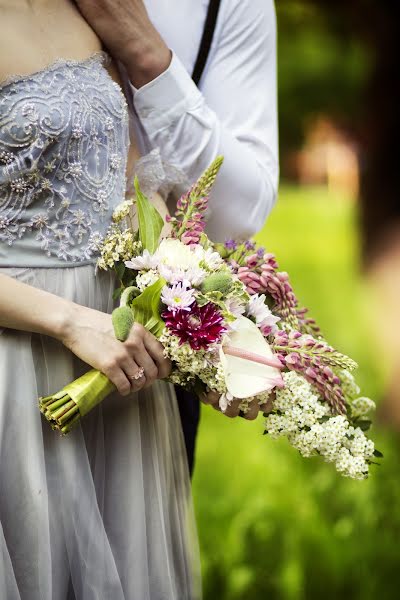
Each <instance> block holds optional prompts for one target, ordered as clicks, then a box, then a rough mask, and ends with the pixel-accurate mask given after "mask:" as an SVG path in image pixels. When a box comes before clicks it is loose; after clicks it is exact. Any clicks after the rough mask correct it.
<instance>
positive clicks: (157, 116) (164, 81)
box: [130, 53, 203, 133]
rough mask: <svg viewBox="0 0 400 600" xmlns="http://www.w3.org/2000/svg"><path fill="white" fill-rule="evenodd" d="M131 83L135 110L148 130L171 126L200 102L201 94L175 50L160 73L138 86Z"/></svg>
mask: <svg viewBox="0 0 400 600" xmlns="http://www.w3.org/2000/svg"><path fill="white" fill-rule="evenodd" d="M130 87H131V90H132V92H133V103H134V106H135V110H136V113H137V115H138V117H139V120H140V121H141V123H142V125H143V126H144V128H145V129H146V131H147V132H148V133H150V132H151V131H159V130H161V129H164V128H167V127H170V125H172V123H174V122H175V121H176V120H177V119H179V118H180V117H181V116H182V115H183V114H184V113H186V112H190V111H191V110H193V109H194V108H196V107H197V106H198V105H199V104H201V103H202V102H203V96H202V94H201V93H200V91H199V90H198V88H197V86H196V85H195V83H194V82H193V80H192V78H191V77H190V75H189V74H188V72H187V71H186V69H185V67H184V66H183V64H182V63H181V61H180V60H179V59H178V57H177V56H176V54H174V53H172V60H171V63H170V65H169V67H168V69H167V70H166V71H164V72H163V73H161V75H159V76H158V77H156V78H155V79H153V81H150V82H149V83H146V85H144V86H143V87H141V88H139V89H136V88H135V87H134V86H133V85H132V84H130Z"/></svg>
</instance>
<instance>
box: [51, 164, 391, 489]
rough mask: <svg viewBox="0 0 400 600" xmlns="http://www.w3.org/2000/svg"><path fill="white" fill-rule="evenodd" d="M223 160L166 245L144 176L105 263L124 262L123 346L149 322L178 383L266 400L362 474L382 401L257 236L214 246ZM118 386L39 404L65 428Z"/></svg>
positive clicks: (301, 436) (106, 249) (282, 425)
mask: <svg viewBox="0 0 400 600" xmlns="http://www.w3.org/2000/svg"><path fill="white" fill-rule="evenodd" d="M221 164H222V158H218V159H216V160H215V161H214V162H213V164H212V165H211V166H210V167H209V168H208V169H207V171H206V172H205V173H204V175H203V176H202V177H201V178H200V179H199V181H198V182H197V183H196V184H195V185H194V186H193V187H192V188H191V189H190V190H189V191H188V192H187V193H186V194H185V195H184V196H182V198H181V199H180V200H179V201H178V204H177V210H176V213H175V215H174V216H173V217H169V218H168V222H169V225H170V233H169V235H168V237H165V238H163V239H161V240H160V234H161V230H162V228H163V221H162V219H161V217H160V215H159V214H158V212H157V211H156V209H155V208H154V207H153V206H152V205H151V204H150V203H149V201H148V199H147V198H146V197H145V196H144V195H143V194H142V192H141V190H140V187H139V183H138V181H137V179H136V181H135V189H136V196H135V198H134V199H130V200H126V201H125V202H123V203H122V204H121V205H120V206H119V207H118V208H117V210H116V211H115V213H114V223H113V225H112V226H111V229H110V231H109V234H108V236H107V238H106V239H105V240H104V243H103V245H102V248H101V257H100V259H99V261H98V268H99V269H104V270H107V269H114V270H115V272H116V274H117V276H118V279H119V281H120V287H119V289H118V290H117V292H116V297H120V306H119V307H118V308H116V309H115V310H114V312H113V315H112V318H113V324H114V329H115V334H116V337H117V338H118V339H120V340H122V341H123V340H125V339H126V338H127V336H128V335H129V331H130V328H131V327H132V325H133V323H134V322H138V323H140V324H142V325H143V326H145V327H146V328H147V329H148V330H149V331H150V332H152V333H153V334H154V335H155V336H156V337H157V338H158V339H159V340H160V342H161V343H162V344H163V346H164V349H165V355H166V356H167V357H169V358H170V359H171V361H172V365H173V368H172V372H171V375H170V378H169V379H170V381H171V382H172V383H175V384H179V385H181V386H184V387H185V388H187V389H189V390H193V391H194V392H196V393H198V394H201V393H203V392H207V391H209V390H214V391H216V392H218V393H219V394H220V408H221V410H222V411H225V410H226V408H227V407H228V406H229V405H230V403H231V402H232V401H233V400H234V399H236V400H239V401H240V409H241V410H242V411H243V412H246V411H247V410H248V407H249V404H250V403H253V402H257V403H258V404H259V405H260V406H268V411H267V412H266V413H265V415H264V416H265V433H266V434H269V435H270V436H271V437H273V438H278V437H283V436H284V437H286V438H287V439H288V440H289V442H290V443H291V444H292V445H293V446H294V447H295V448H297V449H298V450H299V452H300V453H301V454H302V455H303V456H305V457H308V456H314V455H319V456H321V457H322V458H323V459H324V460H325V461H327V462H331V463H333V464H334V465H335V467H336V469H337V471H338V472H340V473H342V474H343V475H345V476H348V477H352V478H355V479H364V478H365V477H367V475H368V470H369V465H370V464H371V463H373V462H374V460H373V459H374V457H377V456H381V455H380V453H379V452H378V451H377V450H375V448H374V444H373V442H372V441H371V440H369V439H368V438H367V437H366V435H365V431H366V430H367V429H368V428H369V426H370V424H371V421H370V419H369V417H368V414H369V413H370V411H372V410H373V408H374V403H373V402H372V401H371V400H370V399H368V398H364V397H360V390H359V388H358V387H357V384H356V382H355V379H354V377H353V375H352V374H351V371H353V370H354V369H355V367H356V364H355V362H354V361H353V360H352V359H351V358H348V357H347V356H345V355H344V354H341V353H340V352H338V351H336V350H335V349H334V348H332V347H331V346H329V345H328V343H327V342H326V341H325V339H324V338H323V337H322V335H321V333H320V331H319V329H318V327H317V325H316V323H315V322H314V321H313V320H312V319H311V318H310V317H309V316H308V315H307V311H306V309H303V308H300V307H299V304H298V301H297V299H296V296H295V294H294V292H293V289H292V287H291V285H290V282H289V277H288V275H287V273H284V272H280V271H279V269H278V264H277V262H276V260H275V257H274V256H273V255H272V254H270V253H267V252H266V251H265V250H264V248H261V247H257V246H256V245H255V244H254V243H253V242H251V241H246V242H241V243H237V242H235V241H234V240H229V241H227V242H226V243H225V244H215V243H212V242H211V241H210V240H209V239H208V237H207V236H206V234H205V233H204V228H205V212H206V209H207V203H208V196H209V192H210V189H211V187H212V185H213V183H214V181H215V178H216V176H217V173H218V170H219V168H220V166H221ZM133 206H135V207H136V212H137V219H138V228H137V229H136V230H135V229H134V228H133V227H132V223H130V218H131V214H132V208H133ZM113 389H114V388H113V385H112V384H111V382H110V381H109V380H108V379H107V378H106V377H105V376H104V375H103V374H102V373H100V372H99V371H95V370H92V371H89V372H88V373H86V374H85V375H84V376H83V377H81V378H80V379H78V380H76V381H75V382H73V383H71V384H69V385H67V386H66V387H65V388H63V390H61V391H60V392H58V393H57V394H54V395H52V396H49V397H47V398H41V399H40V408H41V411H42V412H43V414H44V415H45V417H46V418H47V419H48V420H49V421H50V422H51V424H52V426H53V427H54V428H55V429H57V430H59V431H61V432H62V433H63V434H66V433H68V432H69V431H70V429H71V428H72V427H73V426H74V425H75V424H76V423H77V422H78V421H79V420H80V418H81V417H83V416H84V415H86V414H87V413H88V412H89V411H90V410H91V409H92V408H93V407H94V406H96V405H97V404H98V403H99V402H101V401H102V400H103V399H104V398H105V397H106V396H107V395H108V394H109V393H110V392H111V391H112V390H113Z"/></svg>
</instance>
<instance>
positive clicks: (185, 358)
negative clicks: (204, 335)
mask: <svg viewBox="0 0 400 600" xmlns="http://www.w3.org/2000/svg"><path fill="white" fill-rule="evenodd" d="M160 342H161V343H162V345H163V346H164V353H165V356H167V357H168V358H170V359H171V360H172V361H173V362H174V363H175V366H176V369H177V370H178V371H180V372H181V373H184V374H185V373H186V374H188V376H190V379H192V380H193V379H194V377H198V378H199V379H200V380H201V381H203V383H205V384H206V385H207V386H208V387H209V388H210V390H215V391H217V392H219V393H220V394H224V393H225V392H226V383H225V375H224V371H223V369H222V365H221V363H220V362H218V363H215V362H214V363H213V362H211V361H210V360H209V358H210V348H208V349H207V350H193V348H191V347H190V346H189V344H181V343H180V340H179V338H178V337H177V336H176V335H173V334H171V333H170V332H169V331H168V329H167V328H165V329H164V332H163V334H162V335H161V337H160ZM211 356H213V353H212V352H211ZM175 379H176V378H175ZM171 380H173V382H174V383H175V382H176V381H175V380H174V377H173V376H172V378H171Z"/></svg>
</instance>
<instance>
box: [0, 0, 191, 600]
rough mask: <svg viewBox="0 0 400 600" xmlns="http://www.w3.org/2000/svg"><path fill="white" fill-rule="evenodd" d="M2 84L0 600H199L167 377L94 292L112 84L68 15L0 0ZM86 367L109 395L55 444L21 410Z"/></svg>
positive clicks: (98, 282)
mask: <svg viewBox="0 0 400 600" xmlns="http://www.w3.org/2000/svg"><path fill="white" fill-rule="evenodd" d="M0 82H1V83H0V327H1V334H0V551H1V557H2V560H1V562H0V597H1V598H2V599H3V598H4V600H6V599H7V600H189V599H190V600H192V599H197V598H199V597H200V591H199V588H200V586H199V572H198V571H199V569H198V560H197V549H196V538H195V528H194V525H193V516H192V510H191V504H190V489H189V481H188V470H187V464H186V456H185V452H184V446H183V439H182V434H181V427H180V421H179V415H178V412H177V407H176V400H175V396H174V392H173V390H172V388H171V387H170V386H169V385H167V384H166V383H164V382H162V381H160V380H161V379H163V378H165V377H166V376H167V375H168V373H169V368H170V365H169V364H168V361H167V360H166V359H164V357H163V353H162V347H161V345H160V344H159V342H158V341H157V340H156V339H155V338H154V337H153V336H152V335H151V334H149V333H148V332H146V331H145V330H144V329H143V328H142V327H140V326H137V325H135V326H134V328H133V329H132V332H131V335H130V337H129V338H128V340H127V341H126V342H125V343H121V342H119V341H117V340H116V339H115V337H114V335H113V329H112V324H111V317H110V314H109V313H110V312H111V310H112V307H113V300H112V296H113V290H114V280H113V277H112V275H111V274H110V273H105V272H99V273H98V274H97V275H95V262H96V247H97V243H98V241H99V239H101V236H102V235H104V233H105V231H106V230H107V227H108V225H109V224H110V220H111V215H112V211H113V208H114V207H115V206H116V205H117V204H118V203H119V202H120V201H121V200H122V199H123V197H124V195H125V190H126V181H127V178H126V172H130V171H131V165H132V163H134V161H135V160H136V159H137V158H138V152H137V150H136V147H135V144H134V143H131V144H129V139H128V138H129V136H128V130H129V121H128V111H127V105H126V101H125V98H124V95H123V93H122V89H121V87H120V82H119V75H118V71H117V69H116V67H115V66H114V65H113V63H112V61H111V60H110V59H109V58H108V57H107V56H106V55H105V54H104V53H102V52H101V45H100V42H99V40H98V39H97V37H96V36H95V34H94V33H93V31H92V30H91V29H90V28H89V26H88V25H87V24H86V22H85V21H84V20H83V19H82V17H81V16H80V14H79V12H78V11H77V9H76V8H75V6H74V4H73V3H72V2H71V1H69V0H52V1H51V2H50V1H45V0H0ZM127 165H128V167H127ZM150 166H151V165H150ZM126 167H127V170H126ZM87 364H89V365H91V366H93V367H95V368H97V369H99V370H101V371H103V372H104V373H105V374H106V375H107V376H108V377H109V378H110V379H111V381H112V382H113V383H114V384H115V386H116V388H117V391H118V393H115V394H114V395H113V396H111V397H110V398H108V399H107V400H106V401H105V402H104V403H103V405H101V406H100V407H98V408H97V409H96V410H95V411H93V412H92V413H91V414H90V416H88V417H87V418H86V419H84V420H83V421H82V424H81V425H79V426H78V427H77V428H76V429H75V430H74V431H73V433H71V434H70V435H69V436H68V437H66V438H60V437H59V436H58V435H57V434H56V433H55V432H53V431H52V430H51V429H50V427H49V424H48V423H47V422H45V421H42V418H41V416H40V413H39V410H38V405H37V399H38V397H39V396H46V395H48V394H50V393H53V392H55V391H57V390H59V389H60V388H62V387H63V386H64V385H65V384H66V383H68V382H70V381H72V380H73V379H74V378H76V377H77V376H79V375H80V374H82V373H83V372H84V371H85V370H87ZM143 371H144V375H142V376H141V373H142V372H143Z"/></svg>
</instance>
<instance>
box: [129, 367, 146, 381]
mask: <svg viewBox="0 0 400 600" xmlns="http://www.w3.org/2000/svg"><path fill="white" fill-rule="evenodd" d="M143 376H144V369H143V367H140V369H138V371H137V372H136V373H135V374H134V375H131V377H130V379H132V380H133V381H138V380H139V379H141V378H142V377H143Z"/></svg>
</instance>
